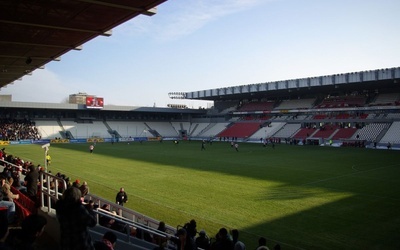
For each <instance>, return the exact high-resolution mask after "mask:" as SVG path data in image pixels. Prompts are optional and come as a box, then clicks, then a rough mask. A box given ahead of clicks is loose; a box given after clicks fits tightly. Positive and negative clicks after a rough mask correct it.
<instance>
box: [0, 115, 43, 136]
mask: <svg viewBox="0 0 400 250" xmlns="http://www.w3.org/2000/svg"><path fill="white" fill-rule="evenodd" d="M40 138H41V136H40V134H39V131H38V129H37V128H36V126H35V123H34V122H31V121H29V120H9V119H0V139H1V140H4V141H17V140H29V139H33V140H39V139H40Z"/></svg>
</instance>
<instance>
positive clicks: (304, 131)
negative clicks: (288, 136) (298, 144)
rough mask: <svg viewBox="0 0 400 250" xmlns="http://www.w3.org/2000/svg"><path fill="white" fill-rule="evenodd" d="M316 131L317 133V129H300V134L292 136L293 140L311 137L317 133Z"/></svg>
mask: <svg viewBox="0 0 400 250" xmlns="http://www.w3.org/2000/svg"><path fill="white" fill-rule="evenodd" d="M315 131H316V129H315V128H302V129H300V131H299V132H297V133H296V134H295V135H294V136H292V138H294V139H299V140H300V139H301V140H303V139H306V138H307V137H309V136H311V135H312V134H313V133H315Z"/></svg>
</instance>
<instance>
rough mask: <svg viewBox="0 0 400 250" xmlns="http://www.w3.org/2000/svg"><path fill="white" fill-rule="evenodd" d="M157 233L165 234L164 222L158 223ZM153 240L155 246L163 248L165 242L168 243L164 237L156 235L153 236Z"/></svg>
mask: <svg viewBox="0 0 400 250" xmlns="http://www.w3.org/2000/svg"><path fill="white" fill-rule="evenodd" d="M157 230H158V231H160V232H163V233H165V232H166V231H167V228H166V227H165V222H164V221H160V222H159V223H158V228H157ZM153 240H154V244H156V245H157V246H160V247H162V246H164V245H165V244H166V242H167V241H168V239H167V237H165V236H161V235H158V234H155V235H154V236H153Z"/></svg>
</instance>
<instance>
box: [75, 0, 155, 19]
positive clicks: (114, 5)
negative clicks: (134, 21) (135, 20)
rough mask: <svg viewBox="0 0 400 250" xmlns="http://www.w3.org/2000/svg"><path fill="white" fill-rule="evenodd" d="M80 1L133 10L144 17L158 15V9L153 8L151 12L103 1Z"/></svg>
mask: <svg viewBox="0 0 400 250" xmlns="http://www.w3.org/2000/svg"><path fill="white" fill-rule="evenodd" d="M79 1H81V2H85V3H91V4H97V5H102V6H107V7H113V8H118V9H124V10H133V11H137V12H140V14H143V15H146V16H152V15H154V14H156V13H157V8H151V9H149V10H146V9H144V8H134V7H129V6H125V5H120V4H113V3H107V2H102V1H98V0H79Z"/></svg>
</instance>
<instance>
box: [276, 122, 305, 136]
mask: <svg viewBox="0 0 400 250" xmlns="http://www.w3.org/2000/svg"><path fill="white" fill-rule="evenodd" d="M300 128H301V124H299V123H288V124H285V125H284V126H283V127H282V129H280V130H279V131H278V132H277V133H276V134H274V135H273V137H277V138H291V137H292V136H293V135H294V134H295V133H296V132H297V131H298V130H299V129H300Z"/></svg>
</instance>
